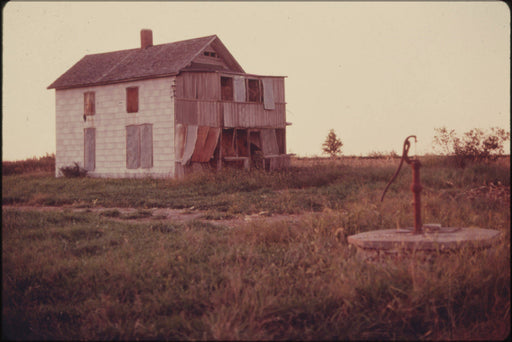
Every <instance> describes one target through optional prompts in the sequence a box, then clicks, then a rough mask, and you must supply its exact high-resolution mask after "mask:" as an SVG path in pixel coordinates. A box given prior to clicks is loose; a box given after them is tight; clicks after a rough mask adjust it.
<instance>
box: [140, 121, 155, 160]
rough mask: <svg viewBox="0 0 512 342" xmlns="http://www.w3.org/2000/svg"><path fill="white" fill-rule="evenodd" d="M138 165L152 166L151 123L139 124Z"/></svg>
mask: <svg viewBox="0 0 512 342" xmlns="http://www.w3.org/2000/svg"><path fill="white" fill-rule="evenodd" d="M140 167H142V168H143V169H149V168H151V167H153V125H151V124H144V125H141V126H140Z"/></svg>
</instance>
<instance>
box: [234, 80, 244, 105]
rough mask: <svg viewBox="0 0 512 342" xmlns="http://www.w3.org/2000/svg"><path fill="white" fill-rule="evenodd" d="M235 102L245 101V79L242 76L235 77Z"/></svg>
mask: <svg viewBox="0 0 512 342" xmlns="http://www.w3.org/2000/svg"><path fill="white" fill-rule="evenodd" d="M234 88H235V102H245V80H244V79H243V78H242V77H237V78H235V81H234Z"/></svg>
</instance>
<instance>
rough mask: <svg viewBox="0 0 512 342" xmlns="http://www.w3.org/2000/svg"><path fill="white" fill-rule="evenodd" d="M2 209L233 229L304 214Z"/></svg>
mask: <svg viewBox="0 0 512 342" xmlns="http://www.w3.org/2000/svg"><path fill="white" fill-rule="evenodd" d="M3 208H4V209H13V210H20V211H46V212H50V211H56V212H59V211H60V212H62V211H71V212H75V213H84V212H87V213H96V214H98V215H102V216H103V217H105V218H108V219H112V220H116V221H125V222H148V221H155V220H164V221H165V220H168V221H172V222H177V223H186V222H191V221H194V220H199V221H203V222H208V223H211V224H213V225H219V226H227V227H229V228H236V227H239V226H242V225H246V224H250V223H253V222H259V223H261V222H265V223H267V224H272V223H275V222H280V221H287V222H298V221H300V220H301V217H302V216H303V215H297V214H290V215H285V214H274V215H269V214H268V213H266V212H261V213H257V214H251V215H241V216H235V217H232V218H225V219H208V218H206V217H207V216H208V212H207V211H204V210H197V209H172V208H150V209H140V208H105V207H92V208H76V207H73V206H29V205H23V206H16V205H4V206H3Z"/></svg>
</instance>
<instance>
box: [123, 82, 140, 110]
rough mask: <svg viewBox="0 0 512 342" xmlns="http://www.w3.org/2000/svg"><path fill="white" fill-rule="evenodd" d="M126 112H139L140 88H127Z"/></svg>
mask: <svg viewBox="0 0 512 342" xmlns="http://www.w3.org/2000/svg"><path fill="white" fill-rule="evenodd" d="M126 111H127V112H128V113H137V112H138V111H139V87H129V88H126Z"/></svg>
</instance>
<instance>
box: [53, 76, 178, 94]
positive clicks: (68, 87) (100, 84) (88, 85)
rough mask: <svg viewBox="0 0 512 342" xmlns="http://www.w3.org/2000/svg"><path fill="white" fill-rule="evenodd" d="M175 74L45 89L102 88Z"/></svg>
mask: <svg viewBox="0 0 512 342" xmlns="http://www.w3.org/2000/svg"><path fill="white" fill-rule="evenodd" d="M177 74H178V73H176V72H173V73H170V74H162V75H151V76H144V77H133V78H126V79H122V80H114V81H105V82H94V83H84V84H73V85H69V86H62V87H59V86H53V83H52V84H50V85H49V86H48V87H47V88H46V89H55V90H64V89H73V88H86V87H97V86H103V85H108V84H116V83H127V82H134V81H142V80H150V79H154V78H165V77H171V76H176V75H177ZM54 83H55V82H54Z"/></svg>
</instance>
